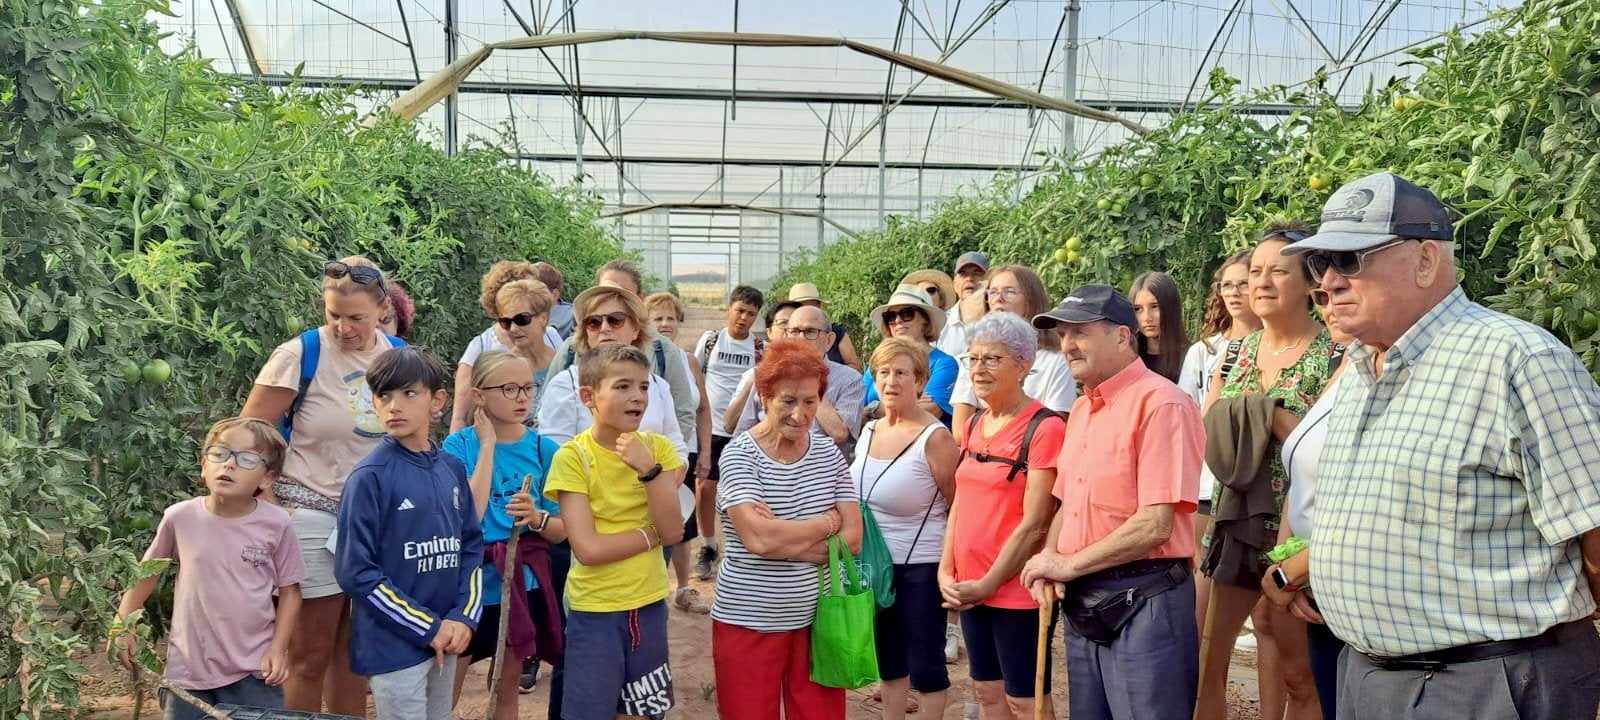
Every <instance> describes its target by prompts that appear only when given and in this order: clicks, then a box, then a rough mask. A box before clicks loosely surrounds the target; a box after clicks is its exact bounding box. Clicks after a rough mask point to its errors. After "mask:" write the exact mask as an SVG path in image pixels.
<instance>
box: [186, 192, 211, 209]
mask: <svg viewBox="0 0 1600 720" xmlns="http://www.w3.org/2000/svg"><path fill="white" fill-rule="evenodd" d="M189 207H192V208H194V209H196V210H209V209H210V208H211V198H208V197H206V194H205V193H195V194H193V195H190V196H189Z"/></svg>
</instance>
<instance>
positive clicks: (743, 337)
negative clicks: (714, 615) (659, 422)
mask: <svg viewBox="0 0 1600 720" xmlns="http://www.w3.org/2000/svg"><path fill="white" fill-rule="evenodd" d="M762 302H763V298H762V297H761V291H760V290H757V289H755V288H753V287H750V286H749V285H740V286H739V287H736V288H734V289H733V292H731V293H729V294H728V326H727V327H726V328H724V329H722V330H707V331H706V333H705V334H704V335H701V336H700V342H699V343H697V344H695V359H696V360H699V361H700V374H702V375H704V376H705V381H706V397H708V398H710V400H711V420H712V422H711V472H710V474H709V475H708V476H707V477H703V478H700V479H699V484H700V487H699V488H698V492H697V493H696V496H697V497H696V500H695V513H696V515H697V516H698V517H697V518H696V519H697V520H698V521H699V523H700V553H699V554H698V555H697V556H696V557H695V562H694V572H695V574H696V575H698V576H700V579H701V580H709V579H711V566H712V565H713V564H714V563H716V561H717V527H716V521H717V477H718V474H717V459H718V458H720V457H722V449H723V448H725V447H727V446H728V442H729V441H731V440H733V433H731V432H729V431H728V430H727V428H725V427H723V425H722V423H719V422H717V419H718V418H721V417H722V416H723V414H724V413H726V412H727V411H728V405H729V404H731V403H732V402H733V396H734V395H735V394H736V393H737V392H738V390H739V379H740V378H741V377H744V373H745V371H746V370H749V369H751V368H753V367H755V366H756V363H758V362H760V361H761V353H762V351H763V350H765V349H766V343H765V342H763V341H762V340H761V339H760V338H758V337H756V336H755V335H754V334H753V333H751V332H750V331H751V329H752V328H754V327H755V324H756V317H757V316H759V315H760V314H761V303H762Z"/></svg>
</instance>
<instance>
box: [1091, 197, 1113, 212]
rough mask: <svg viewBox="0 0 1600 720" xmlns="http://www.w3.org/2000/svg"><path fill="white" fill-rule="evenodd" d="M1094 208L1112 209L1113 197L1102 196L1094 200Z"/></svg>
mask: <svg viewBox="0 0 1600 720" xmlns="http://www.w3.org/2000/svg"><path fill="white" fill-rule="evenodd" d="M1094 208H1095V209H1096V210H1110V209H1111V199H1110V198H1100V199H1099V200H1096V201H1094Z"/></svg>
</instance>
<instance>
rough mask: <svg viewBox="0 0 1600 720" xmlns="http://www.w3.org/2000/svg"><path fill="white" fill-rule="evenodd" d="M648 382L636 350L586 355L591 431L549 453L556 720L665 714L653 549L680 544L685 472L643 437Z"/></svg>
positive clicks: (659, 439) (583, 381)
mask: <svg viewBox="0 0 1600 720" xmlns="http://www.w3.org/2000/svg"><path fill="white" fill-rule="evenodd" d="M649 382H650V359H649V358H648V357H646V356H645V354H644V353H643V352H641V351H640V350H639V349H638V348H635V347H632V346H629V345H621V344H607V345H601V346H600V347H597V348H595V349H593V350H590V351H589V352H587V353H584V355H583V357H582V358H581V359H580V360H579V361H578V385H579V387H578V398H579V400H581V401H582V402H583V404H584V405H585V406H587V407H588V408H589V412H591V413H593V415H594V425H593V426H592V427H590V428H589V429H588V430H585V431H583V432H582V433H580V434H579V435H578V436H577V437H575V438H573V439H572V440H571V441H569V442H567V443H566V444H565V445H562V446H561V449H560V450H557V451H556V455H555V458H554V460H552V462H551V468H550V476H549V478H548V479H547V480H546V481H545V489H544V492H545V496H546V497H549V498H550V499H552V500H555V501H557V502H559V503H560V504H561V517H562V519H563V520H565V521H566V527H567V537H568V541H569V542H570V543H571V544H572V557H573V565H572V570H571V572H570V573H569V574H568V575H567V603H568V606H569V611H568V615H567V645H566V654H565V658H564V664H565V665H566V673H565V680H564V685H563V696H564V701H563V705H562V710H561V717H562V718H563V720H612V719H613V718H616V717H628V718H644V717H650V716H660V715H663V714H665V713H666V711H667V710H668V709H670V708H671V707H672V671H671V670H670V669H669V668H668V667H667V604H666V597H667V566H666V561H665V559H664V558H663V557H662V553H661V550H660V548H661V547H662V546H663V545H672V544H674V543H676V542H678V541H679V540H680V539H681V538H682V535H683V516H682V514H681V512H680V510H679V505H678V485H680V484H681V483H682V482H683V462H682V461H680V460H679V459H678V454H677V451H675V450H674V449H673V447H672V442H671V441H669V440H668V439H667V438H665V437H663V436H661V435H656V434H654V433H650V432H639V421H640V419H641V418H642V417H643V416H644V409H645V403H646V402H647V399H648V395H649V393H648V390H649Z"/></svg>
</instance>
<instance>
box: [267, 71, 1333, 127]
mask: <svg viewBox="0 0 1600 720" xmlns="http://www.w3.org/2000/svg"><path fill="white" fill-rule="evenodd" d="M1341 69H1342V68H1341ZM243 77H249V76H243ZM251 79H255V78H251ZM260 81H261V82H263V83H266V84H268V85H275V86H280V87H281V86H287V85H292V84H298V85H300V86H302V87H308V88H329V87H352V86H360V87H362V88H366V89H369V90H393V91H397V92H405V91H407V90H410V89H412V88H414V87H416V86H417V83H415V82H413V81H411V80H407V79H405V78H376V77H363V78H338V77H327V76H311V75H302V76H300V77H298V78H295V77H291V76H288V75H263V76H261V78H260ZM459 92H461V93H462V94H464V95H473V94H483V95H502V94H509V95H533V96H550V97H559V96H567V97H571V96H572V92H573V89H572V88H570V87H569V86H567V85H562V84H552V83H514V82H494V81H481V80H469V81H467V82H464V83H462V84H461V87H460V90H459ZM582 94H583V96H584V97H600V98H613V97H615V98H623V99H638V100H703V101H707V102H725V101H728V100H731V99H732V92H730V91H728V90H723V89H718V88H649V87H630V86H621V85H585V86H583V88H582ZM739 101H740V102H744V103H752V102H765V103H826V104H829V105H882V104H883V96H882V95H881V94H878V93H841V92H822V91H805V90H800V91H794V90H740V91H739ZM1074 102H1077V103H1079V104H1082V105H1087V106H1088V107H1091V108H1094V109H1096V110H1106V111H1110V112H1117V113H1129V114H1131V113H1141V112H1142V113H1177V112H1181V111H1183V110H1184V109H1185V105H1184V104H1183V103H1181V102H1173V101H1169V100H1127V99H1096V98H1074ZM899 104H900V105H910V106H920V107H935V108H976V109H981V110H994V109H1001V110H1026V109H1028V108H1029V107H1030V106H1028V105H1025V104H1023V103H1019V102H1014V101H1010V100H996V99H994V98H991V97H973V96H970V95H910V96H907V97H906V98H905V99H904V100H902V101H900V102H899ZM1195 107H1202V108H1214V107H1216V105H1215V104H1212V105H1199V106H1195V105H1193V104H1191V105H1189V106H1188V108H1189V109H1193V108H1195ZM1247 107H1248V108H1249V110H1248V112H1249V113H1250V114H1251V115H1288V114H1289V113H1291V112H1294V111H1295V110H1296V109H1300V108H1297V107H1296V106H1293V105H1287V104H1281V103H1257V104H1252V105H1249V106H1247Z"/></svg>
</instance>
